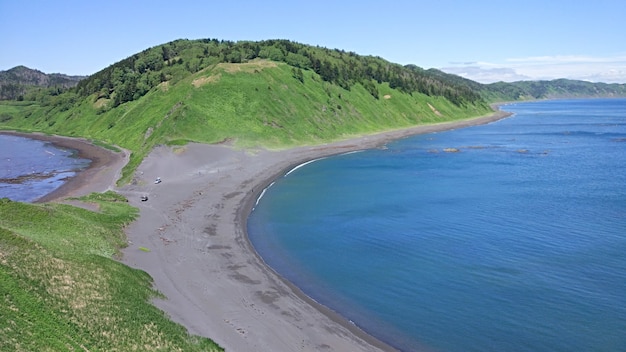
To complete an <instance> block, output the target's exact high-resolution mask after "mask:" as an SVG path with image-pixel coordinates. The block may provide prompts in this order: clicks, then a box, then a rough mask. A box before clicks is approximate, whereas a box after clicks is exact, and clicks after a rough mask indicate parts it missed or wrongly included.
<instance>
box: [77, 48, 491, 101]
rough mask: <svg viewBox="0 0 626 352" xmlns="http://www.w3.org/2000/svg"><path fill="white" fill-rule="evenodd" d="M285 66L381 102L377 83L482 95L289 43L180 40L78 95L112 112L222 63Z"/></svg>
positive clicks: (413, 71) (108, 72)
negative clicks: (359, 89)
mask: <svg viewBox="0 0 626 352" xmlns="http://www.w3.org/2000/svg"><path fill="white" fill-rule="evenodd" d="M257 58H260V59H268V60H272V61H277V62H284V63H286V64H288V65H289V66H292V67H293V74H294V76H295V77H296V78H298V79H299V80H301V81H302V80H303V79H304V75H303V73H302V70H311V71H313V72H315V73H316V74H317V75H319V77H320V78H321V79H322V80H324V81H326V82H330V83H334V84H336V85H338V86H340V87H342V88H344V89H346V90H350V89H351V88H352V87H353V86H354V85H355V84H361V85H362V86H363V87H365V88H366V89H367V90H368V92H370V94H372V96H373V97H375V98H377V99H378V98H380V96H379V92H378V90H377V89H376V85H375V84H374V82H376V83H378V84H381V83H383V82H387V83H389V86H390V87H391V88H393V89H398V90H400V91H402V92H405V93H414V92H416V93H423V94H426V95H429V96H443V97H445V98H446V99H448V100H450V101H451V102H453V103H454V104H457V105H461V104H463V103H465V102H469V103H474V102H477V101H479V100H480V99H481V97H480V95H479V94H478V93H477V92H475V91H473V90H471V89H469V87H467V86H465V85H459V84H451V83H450V82H448V81H447V80H446V79H445V77H438V76H437V75H434V74H432V72H431V71H425V70H423V69H421V68H419V67H417V66H413V65H411V66H402V65H399V64H393V63H390V62H388V61H386V60H384V59H382V58H379V57H372V56H360V55H357V54H355V53H353V52H345V51H343V50H336V49H335V50H330V49H326V48H320V47H313V46H309V45H304V44H299V43H295V42H291V41H288V40H267V41H261V42H250V41H241V42H231V41H220V40H217V39H206V40H197V41H189V40H177V41H173V42H170V43H167V44H164V45H161V46H158V47H154V48H150V49H147V50H145V51H143V52H141V53H139V54H136V55H133V56H131V57H128V58H126V59H125V60H122V61H120V62H118V63H117V64H115V65H112V66H110V67H108V68H106V69H104V70H102V71H100V72H98V73H96V74H94V75H93V76H91V77H89V79H86V80H83V81H81V82H80V83H79V84H78V87H77V90H76V93H77V94H78V95H79V96H82V97H85V96H89V95H91V94H95V93H97V94H99V96H101V97H105V98H112V99H113V103H112V104H111V106H112V107H114V106H117V105H119V104H122V103H124V102H127V101H132V100H136V99H138V98H140V97H141V96H143V95H144V94H146V93H147V92H148V91H150V89H152V88H154V87H155V86H157V85H158V84H159V83H161V82H164V81H171V82H172V83H175V82H177V81H178V80H180V79H181V78H182V77H185V76H186V75H187V74H189V73H195V72H198V71H200V70H202V69H204V68H206V67H209V66H211V65H215V64H218V63H245V62H249V61H251V60H254V59H257Z"/></svg>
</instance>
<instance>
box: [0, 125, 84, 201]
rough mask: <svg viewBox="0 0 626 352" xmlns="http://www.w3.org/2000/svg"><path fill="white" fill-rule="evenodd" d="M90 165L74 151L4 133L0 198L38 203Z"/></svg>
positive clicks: (0, 138)
mask: <svg viewBox="0 0 626 352" xmlns="http://www.w3.org/2000/svg"><path fill="white" fill-rule="evenodd" d="M90 162H91V161H90V160H87V159H81V158H77V157H76V152H75V151H74V150H70V149H64V148H59V147H56V146H54V145H52V144H50V143H48V142H44V141H39V140H34V139H30V138H24V137H18V136H11V135H3V134H0V198H4V197H6V198H9V199H12V200H14V201H21V202H32V201H35V200H37V199H39V198H41V197H43V196H44V195H46V194H48V193H50V192H52V191H54V190H56V189H57V188H59V187H61V186H62V185H63V183H65V181H66V180H67V179H68V178H70V177H72V176H74V175H75V174H76V171H78V170H80V169H83V168H85V167H87V166H88V165H89V163H90ZM24 176H30V177H28V178H25V177H24ZM33 176H36V177H33ZM8 179H19V183H14V182H8Z"/></svg>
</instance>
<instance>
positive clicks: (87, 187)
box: [26, 111, 509, 351]
mask: <svg viewBox="0 0 626 352" xmlns="http://www.w3.org/2000/svg"><path fill="white" fill-rule="evenodd" d="M508 115H509V114H508V113H505V112H501V111H497V112H496V113H495V114H493V115H491V116H488V117H482V118H476V119H471V120H463V121H457V122H451V123H442V124H436V125H428V126H418V127H414V128H409V129H403V130H397V131H390V132H385V133H380V134H376V135H369V136H363V137H358V138H351V139H349V140H345V141H341V142H336V143H329V144H324V145H317V146H310V147H300V148H293V149H288V150H280V151H270V150H265V149H257V150H238V149H235V148H233V147H231V146H228V145H204V144H188V145H186V146H184V147H166V146H160V147H157V148H155V149H154V150H153V151H152V152H151V153H150V154H149V156H148V157H147V158H146V159H144V161H143V162H142V164H141V165H140V166H139V168H138V169H137V170H136V173H135V177H134V179H133V181H132V182H131V184H128V185H125V186H122V187H119V188H118V187H116V186H115V182H116V180H117V179H118V178H119V175H120V172H121V168H122V167H123V166H124V165H125V163H126V162H127V160H128V153H127V152H120V153H113V152H110V151H106V150H103V149H101V148H98V147H94V146H92V145H91V144H90V143H89V142H88V141H84V140H77V139H67V138H62V137H49V136H43V135H37V136H40V137H35V135H26V136H28V137H30V138H40V139H46V140H50V141H51V142H54V143H55V144H59V145H62V146H66V145H63V144H61V143H68V140H69V141H72V143H74V145H72V146H68V147H70V148H74V149H77V150H79V151H81V153H83V154H82V155H81V157H86V158H90V159H92V160H94V162H92V165H91V166H90V168H89V169H87V170H85V171H84V172H81V173H79V175H78V176H77V177H75V178H73V179H72V180H70V181H69V182H68V183H66V184H65V185H64V186H63V187H62V188H61V189H59V190H58V191H56V192H54V193H52V194H50V195H48V196H46V197H44V198H42V201H62V200H63V199H65V198H66V197H69V196H79V195H83V194H88V193H90V192H103V191H106V190H107V189H114V190H116V191H118V192H120V193H122V194H124V195H125V196H126V197H128V199H129V202H130V203H131V204H132V205H133V206H136V207H138V208H139V209H140V216H139V218H138V220H136V221H135V222H134V223H132V224H131V225H130V226H129V227H128V228H127V231H126V232H127V235H128V244H129V245H128V247H127V248H126V249H124V250H123V258H122V262H123V263H125V264H127V265H129V266H131V267H135V268H138V269H141V270H144V271H146V272H147V273H148V274H150V275H151V276H152V278H153V279H154V286H155V288H156V289H157V290H158V291H160V292H161V293H163V294H164V295H165V297H167V298H166V299H158V300H155V302H154V303H155V304H156V305H157V306H158V307H160V308H161V309H163V310H164V311H165V312H166V313H167V314H168V315H169V316H170V317H171V318H172V320H174V321H176V322H179V323H181V324H182V325H184V326H185V327H186V328H187V329H188V330H189V332H190V333H192V334H197V335H202V336H206V337H209V338H211V339H213V340H215V341H216V342H217V343H218V344H219V345H221V346H222V347H224V348H225V349H226V350H227V351H270V350H271V351H318V350H325V351H390V350H394V349H393V348H392V347H391V346H389V345H386V344H385V343H383V342H381V341H378V340H376V339H375V338H373V337H371V336H370V335H368V334H366V333H365V332H363V331H361V330H360V329H359V328H358V327H357V326H355V325H353V324H352V323H350V322H348V321H346V320H345V319H344V318H342V317H341V316H339V315H337V314H336V313H334V312H333V311H331V310H329V309H327V308H325V307H323V306H321V305H319V304H317V303H316V302H314V301H313V300H312V299H310V298H308V297H307V296H306V295H304V294H303V293H302V292H301V291H300V290H299V289H298V288H297V287H295V286H293V285H292V284H290V283H289V282H287V281H286V280H284V279H282V278H281V277H280V276H279V275H278V274H276V273H275V272H274V271H273V270H271V269H270V268H269V267H268V266H267V265H265V263H264V262H263V260H262V259H261V258H260V257H259V256H258V255H257V254H256V252H255V250H254V249H253V248H252V246H251V244H250V242H249V241H248V238H247V233H246V220H247V217H248V215H249V214H250V211H251V209H252V207H253V206H254V204H255V202H256V200H257V198H258V196H259V194H260V192H261V191H262V190H263V189H264V188H265V187H266V186H267V185H269V183H271V182H272V181H273V180H274V179H276V178H277V177H280V176H282V175H284V174H285V173H286V172H287V171H288V170H290V169H291V168H293V167H295V166H296V165H299V164H301V163H303V162H306V161H309V160H313V159H317V158H320V157H323V156H328V155H334V154H340V153H344V152H348V151H354V150H361V149H368V148H377V147H380V146H383V145H384V144H385V143H387V142H389V141H391V140H396V139H400V138H404V137H407V136H411V135H416V134H421V133H430V132H437V131H443V130H449V129H455V128H462V127H467V126H471V125H477V124H484V123H489V122H492V121H496V120H498V119H501V118H503V117H506V116H508ZM93 148H95V149H98V150H99V151H95V150H94V149H93ZM96 160H97V161H96ZM157 177H160V178H161V180H162V182H161V183H158V184H155V183H154V180H155V179H156V178H157ZM141 196H147V197H148V201H145V202H142V201H141V199H140V198H141ZM140 248H141V249H140Z"/></svg>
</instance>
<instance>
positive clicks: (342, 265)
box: [248, 99, 626, 351]
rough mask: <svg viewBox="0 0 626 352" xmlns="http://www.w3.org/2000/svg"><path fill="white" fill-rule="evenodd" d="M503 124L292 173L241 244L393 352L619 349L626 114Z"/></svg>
mask: <svg viewBox="0 0 626 352" xmlns="http://www.w3.org/2000/svg"><path fill="white" fill-rule="evenodd" d="M503 110H507V111H511V112H513V113H514V116H513V117H510V118H507V119H505V120H500V121H498V122H496V123H492V124H489V125H483V126H475V127H471V128H465V129H460V130H455V131H448V132H441V133H435V134H426V135H420V136H415V137H411V138H407V139H403V140H399V141H396V142H394V143H390V144H389V145H387V146H386V148H381V149H375V150H367V151H363V152H358V153H351V154H347V155H341V156H336V157H331V158H325V159H322V160H319V161H316V162H313V163H309V164H307V165H305V166H303V167H301V168H298V169H296V170H294V171H293V172H291V173H289V174H288V175H287V176H285V177H283V178H280V179H279V180H277V181H276V183H275V184H274V185H273V186H272V187H270V188H269V189H268V190H267V191H266V192H265V193H264V195H263V197H262V198H261V199H260V201H259V203H258V204H257V206H256V208H255V210H254V211H253V212H252V214H251V215H250V218H249V219H248V232H249V236H250V240H251V241H252V243H253V245H254V247H255V249H256V250H257V251H258V252H259V254H260V255H261V256H262V257H263V258H264V260H265V261H266V262H267V263H268V265H270V266H271V267H273V268H274V269H275V270H276V271H277V272H278V273H280V274H281V275H283V276H284V277H286V278H287V279H288V280H290V281H292V282H293V283H294V284H296V285H297V286H298V287H300V288H301V289H302V290H303V291H304V292H305V293H306V294H308V295H309V296H311V297H312V298H313V299H315V300H317V301H319V302H320V303H322V304H324V305H326V306H328V307H330V308H331V309H334V310H336V311H337V312H339V313H340V314H341V315H343V316H344V317H346V318H347V319H349V320H351V321H353V322H354V323H355V324H356V325H358V326H360V327H361V328H363V329H364V330H366V331H367V332H369V333H370V334H372V335H374V336H376V337H378V338H379V339H381V340H383V341H385V342H387V343H389V344H391V345H392V346H395V347H398V348H400V349H402V350H406V351H415V350H421V349H434V350H439V351H486V350H506V351H572V350H626V335H624V333H623V332H624V331H626V295H624V292H626V256H625V255H624V254H623V253H626V100H625V99H593V100H591V99H590V100H560V101H541V102H530V103H517V104H510V105H506V106H504V107H503ZM445 150H448V151H449V152H446V151H445ZM455 150H458V152H452V151H455Z"/></svg>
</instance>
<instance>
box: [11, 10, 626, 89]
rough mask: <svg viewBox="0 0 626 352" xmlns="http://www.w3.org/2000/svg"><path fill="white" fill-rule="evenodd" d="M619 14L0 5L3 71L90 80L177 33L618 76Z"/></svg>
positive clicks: (623, 27)
mask: <svg viewBox="0 0 626 352" xmlns="http://www.w3.org/2000/svg"><path fill="white" fill-rule="evenodd" d="M625 15H626V1H624V0H594V1H565V0H551V1H545V0H541V1H535V0H525V1H506V0H503V1H487V0H474V1H450V0H437V1H434V0H429V1H421V0H416V1H369V0H364V1H327V0H317V1H297V0H292V1H283V0H278V1H247V0H239V1H235V2H233V1H189V0H168V1H161V0H155V1H132V0H129V1H118V0H110V1H75V0H67V1H43V0H40V1H35V0H20V1H14V0H0V33H2V35H0V50H1V51H0V70H7V69H10V68H12V67H14V66H17V65H25V66H28V67H30V68H35V69H38V70H41V71H43V72H46V73H56V72H60V73H66V74H72V75H88V74H92V73H95V72H97V71H99V70H101V69H103V68H105V67H107V66H108V65H111V64H113V63H115V62H117V61H119V60H122V59H124V58H126V57H128V56H130V55H133V54H135V53H137V52H140V51H142V50H144V49H146V48H148V47H152V46H156V45H160V44H163V43H166V42H169V41H171V40H175V39H180V38H187V39H200V38H217V39H225V40H233V41H238V40H263V39H289V40H293V41H297V42H300V43H304V44H311V45H319V46H323V47H327V48H331V49H334V48H338V49H344V50H346V51H354V52H356V53H358V54H363V55H376V56H380V57H382V58H385V59H387V60H389V61H392V62H396V63H400V64H415V65H418V66H420V67H424V68H432V67H434V68H439V69H442V70H444V71H446V72H450V73H455V74H459V75H461V76H464V77H467V78H470V79H474V80H477V81H479V82H485V83H488V82H493V81H499V80H503V81H515V80H527V79H554V78H571V79H583V80H590V81H594V82H598V81H600V82H610V83H613V82H616V83H626V40H625V39H624V36H625V35H626V20H625V19H624V16H625Z"/></svg>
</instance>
